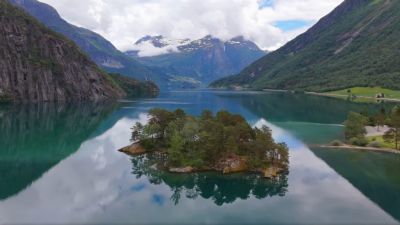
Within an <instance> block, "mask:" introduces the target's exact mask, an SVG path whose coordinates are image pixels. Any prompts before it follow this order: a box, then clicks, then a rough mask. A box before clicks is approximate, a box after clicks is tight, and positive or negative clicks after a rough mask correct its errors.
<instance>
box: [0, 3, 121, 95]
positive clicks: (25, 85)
mask: <svg viewBox="0 0 400 225" xmlns="http://www.w3.org/2000/svg"><path fill="white" fill-rule="evenodd" d="M124 95H125V92H124V91H123V90H122V89H121V88H120V87H119V86H118V85H116V84H114V83H113V82H112V81H111V79H110V78H109V77H108V75H106V74H104V73H103V72H102V71H100V70H99V69H98V67H97V66H96V65H95V64H94V63H93V62H92V61H90V60H89V59H88V57H87V56H86V55H84V54H83V53H81V51H80V50H79V48H78V47H77V46H76V45H75V44H74V43H73V42H71V41H69V40H67V39H66V38H64V37H63V36H61V35H59V34H57V33H55V32H52V31H50V30H49V29H47V28H45V27H44V26H43V25H41V24H40V23H39V22H38V21H36V20H35V19H34V18H32V17H31V16H29V15H27V14H26V13H25V12H24V11H22V10H21V9H19V8H17V7H15V6H12V5H11V4H10V3H8V2H7V1H6V0H0V100H3V101H4V100H9V101H18V102H40V101H82V100H93V101H96V100H104V99H110V98H118V97H122V96H124Z"/></svg>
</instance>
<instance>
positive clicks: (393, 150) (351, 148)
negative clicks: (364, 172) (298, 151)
mask: <svg viewBox="0 0 400 225" xmlns="http://www.w3.org/2000/svg"><path fill="white" fill-rule="evenodd" d="M309 147H310V148H327V149H349V150H359V151H374V152H382V153H393V154H400V151H399V150H395V149H390V148H374V147H360V146H353V145H340V146H333V145H309Z"/></svg>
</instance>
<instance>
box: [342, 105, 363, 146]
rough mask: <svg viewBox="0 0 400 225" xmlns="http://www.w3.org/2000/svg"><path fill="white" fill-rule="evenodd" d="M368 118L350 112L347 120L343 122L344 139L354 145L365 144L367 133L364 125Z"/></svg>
mask: <svg viewBox="0 0 400 225" xmlns="http://www.w3.org/2000/svg"><path fill="white" fill-rule="evenodd" d="M367 122H368V118H367V117H365V116H364V115H362V114H360V113H356V112H350V113H349V115H348V117H347V120H346V121H345V122H344V126H345V129H344V135H345V138H346V141H348V142H350V143H351V144H355V145H366V144H367V141H366V139H365V134H366V133H367V131H366V129H365V125H366V124H367Z"/></svg>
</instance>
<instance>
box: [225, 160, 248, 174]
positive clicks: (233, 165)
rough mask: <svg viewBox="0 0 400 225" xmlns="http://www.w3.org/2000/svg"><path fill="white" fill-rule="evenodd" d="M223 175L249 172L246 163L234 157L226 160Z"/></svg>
mask: <svg viewBox="0 0 400 225" xmlns="http://www.w3.org/2000/svg"><path fill="white" fill-rule="evenodd" d="M222 166H223V170H222V173H223V174H229V173H239V172H244V171H247V169H248V168H247V164H246V161H245V160H244V159H242V158H240V157H233V158H228V159H226V160H225V161H224V162H223V163H222Z"/></svg>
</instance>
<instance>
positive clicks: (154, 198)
mask: <svg viewBox="0 0 400 225" xmlns="http://www.w3.org/2000/svg"><path fill="white" fill-rule="evenodd" d="M151 202H152V203H154V204H156V205H159V206H162V205H164V202H165V197H164V196H162V195H159V194H154V195H153V196H152V197H151Z"/></svg>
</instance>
